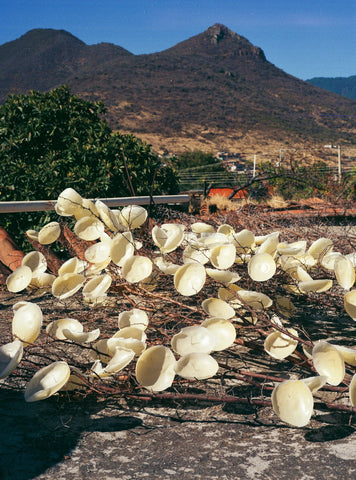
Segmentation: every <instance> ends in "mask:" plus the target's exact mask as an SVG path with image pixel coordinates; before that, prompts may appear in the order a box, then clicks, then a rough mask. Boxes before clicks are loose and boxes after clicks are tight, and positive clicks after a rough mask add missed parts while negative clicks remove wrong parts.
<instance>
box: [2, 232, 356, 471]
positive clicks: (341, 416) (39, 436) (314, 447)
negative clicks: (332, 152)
mask: <svg viewBox="0 0 356 480" xmlns="http://www.w3.org/2000/svg"><path fill="white" fill-rule="evenodd" d="M308 228H309V227H306V229H308ZM330 228H331V227H328V230H325V232H326V233H330V232H331V230H330ZM333 228H334V227H333ZM337 228H338V229H339V233H340V231H341V233H342V231H343V229H344V228H346V227H344V226H341V227H337ZM347 228H348V227H347ZM340 229H341V230H340ZM334 233H335V232H334ZM347 233H348V236H349V239H350V236H351V230H350V229H348V230H347ZM352 235H354V231H353V230H352ZM323 298H326V297H325V296H324V297H323ZM21 299H26V300H27V301H34V302H37V303H38V304H40V305H41V307H42V306H43V312H44V318H45V324H47V323H49V321H50V320H51V319H52V318H59V317H60V316H64V314H65V316H72V317H74V318H76V314H79V311H78V303H76V302H75V301H73V302H71V303H64V304H60V305H59V304H58V303H57V302H55V301H54V300H53V298H52V297H51V296H50V295H49V294H47V293H41V294H38V293H37V294H33V295H32V296H31V295H25V296H23V297H22V296H21V295H18V294H11V295H9V293H8V292H6V291H5V290H4V289H3V290H2V291H1V292H0V309H1V315H0V332H1V335H2V340H1V344H3V343H5V342H6V341H10V340H9V338H10V330H11V328H10V325H11V317H12V305H13V304H14V303H15V302H16V301H19V300H21ZM314 306H315V311H317V313H316V314H314V313H313V312H312V311H311V310H308V308H309V307H307V306H306V310H305V311H304V317H303V318H304V320H305V323H304V324H303V328H305V329H306V331H308V333H309V334H310V335H311V338H312V339H316V338H325V339H328V338H330V337H333V338H336V337H337V333H339V335H340V338H341V337H342V338H343V339H344V340H345V341H346V342H348V344H350V343H351V344H352V345H355V343H354V338H355V333H356V326H355V325H354V322H353V321H352V320H350V319H348V318H346V317H345V316H343V317H337V318H335V316H333V315H332V314H331V315H329V316H326V315H325V309H323V308H319V307H318V304H317V303H314ZM121 308H124V305H123V304H122V305H121ZM89 311H90V310H89V309H88V308H85V309H84V310H83V309H82V310H81V316H82V318H84V317H86V316H87V317H88V318H87V321H88V327H90V328H91V327H92V326H93V325H94V324H96V323H98V322H99V323H100V322H103V321H104V320H103V317H101V316H100V314H99V313H98V311H95V310H94V311H91V316H92V317H95V318H93V319H92V323H91V320H90V319H89ZM115 315H117V308H116V309H115V308H113V309H111V307H110V308H109V307H108V308H107V309H106V311H105V316H106V319H110V318H114V316H115ZM90 328H88V329H90ZM341 332H342V336H341ZM236 348H237V349H240V348H241V347H239V346H237V347H236ZM237 351H238V352H239V356H240V357H241V358H240V360H241V362H242V365H245V366H246V365H247V364H248V366H249V367H251V368H256V371H257V370H258V369H259V368H260V366H261V362H260V360H258V361H257V360H256V361H255V364H254V363H253V361H252V357H251V356H250V357H248V354H247V353H246V356H244V355H243V353H242V352H244V351H243V350H237ZM254 354H255V352H254ZM248 362H250V363H248ZM264 368H265V369H268V371H269V372H273V373H274V374H276V370H274V369H275V364H274V362H271V361H270V362H266V363H264ZM277 373H278V372H277ZM290 373H292V374H293V368H291V371H290ZM26 375H27V374H26V372H25V373H24V378H23V380H24V379H25V377H26ZM223 380H225V377H224V376H223V375H222V376H220V377H219V381H218V382H217V383H215V384H213V386H211V384H210V383H209V382H199V383H197V384H194V385H191V386H190V387H189V389H188V390H187V391H188V392H190V393H193V394H204V393H205V392H206V391H207V390H209V389H211V388H213V390H214V392H215V394H216V393H225V392H219V388H220V387H221V386H222V385H224V387H226V385H227V384H226V383H225V384H224V383H223ZM219 382H220V383H219ZM221 388H222V387H221ZM262 388H263V387H262ZM23 391H24V388H23V384H22V383H21V381H19V382H16V381H14V380H13V378H12V379H11V378H10V379H4V380H0V412H1V420H2V423H1V429H0V479H1V480H10V479H12V480H30V479H38V480H52V479H54V478H55V479H56V480H72V479H73V480H80V479H83V480H84V479H97V478H101V479H102V480H113V479H120V480H131V479H144V478H148V479H150V480H151V479H157V480H166V479H170V478H177V477H178V478H181V479H183V480H190V479H211V480H213V479H219V480H224V479H226V480H230V479H231V480H232V479H254V480H262V479H263V480H265V479H271V480H274V479H276V480H277V479H278V480H284V479H286V480H294V479H298V480H315V479H326V478H327V479H330V480H334V479H343V480H345V479H346V480H348V479H350V480H351V479H353V478H356V462H355V460H356V434H355V415H354V414H352V413H350V412H342V411H333V410H332V409H330V408H326V407H323V406H322V404H319V403H318V405H317V407H316V408H315V411H314V415H313V417H312V420H311V422H310V423H309V424H308V425H307V426H306V427H304V428H294V427H291V426H288V425H287V424H285V423H282V422H281V421H280V420H279V419H278V417H277V416H276V415H275V414H274V412H273V410H272V408H271V407H270V406H268V405H267V406H263V405H261V406H258V405H253V404H247V405H246V404H244V405H243V404H238V403H224V402H220V403H209V402H201V401H199V402H198V401H193V400H191V401H185V402H183V401H170V402H168V401H166V402H163V401H157V400H155V401H148V400H147V401H146V400H145V401H137V400H128V399H123V398H122V397H120V395H117V394H116V395H112V396H109V395H106V396H103V395H88V396H80V395H79V396H73V395H71V394H64V393H61V394H60V395H54V396H53V397H51V398H49V399H47V400H45V401H40V402H34V403H26V402H25V401H24V396H23ZM229 394H235V395H238V396H240V397H246V398H256V397H258V396H259V395H260V394H261V391H256V389H254V387H252V386H246V385H241V384H239V383H236V384H234V385H233V387H231V388H230V390H229ZM332 400H333V401H336V402H339V403H341V404H343V403H346V402H347V399H346V398H345V395H341V394H340V393H335V394H332Z"/></svg>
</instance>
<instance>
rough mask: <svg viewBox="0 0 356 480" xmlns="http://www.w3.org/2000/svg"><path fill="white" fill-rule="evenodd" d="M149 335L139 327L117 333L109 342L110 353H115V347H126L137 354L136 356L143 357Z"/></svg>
mask: <svg viewBox="0 0 356 480" xmlns="http://www.w3.org/2000/svg"><path fill="white" fill-rule="evenodd" d="M146 340H147V335H146V334H145V332H144V331H143V330H141V329H140V328H137V327H124V328H122V329H121V330H119V331H118V332H116V333H115V334H114V335H113V336H112V338H111V339H110V338H109V340H108V348H109V352H110V353H113V352H114V349H115V347H125V348H128V349H130V350H133V351H134V352H135V355H141V353H142V352H143V351H144V350H145V349H146Z"/></svg>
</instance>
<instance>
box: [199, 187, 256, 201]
mask: <svg viewBox="0 0 356 480" xmlns="http://www.w3.org/2000/svg"><path fill="white" fill-rule="evenodd" d="M233 191H234V190H233V189H232V188H211V189H210V190H209V193H208V197H212V196H214V195H220V197H225V198H229V197H230V195H231V194H232V193H233ZM246 197H247V189H246V188H244V189H243V190H239V191H238V192H237V193H235V195H234V196H233V197H232V199H231V200H233V199H234V198H246Z"/></svg>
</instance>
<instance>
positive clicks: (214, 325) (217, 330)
mask: <svg viewBox="0 0 356 480" xmlns="http://www.w3.org/2000/svg"><path fill="white" fill-rule="evenodd" d="M201 326H202V327H205V328H207V329H208V330H210V331H211V332H212V333H213V334H214V336H215V338H216V345H215V347H214V351H215V352H220V351H222V350H225V348H229V347H231V345H233V343H234V341H235V339H236V329H235V327H234V325H233V324H232V323H231V322H229V321H228V320H225V319H224V318H216V317H215V318H214V317H212V318H207V319H206V320H204V322H202V324H201Z"/></svg>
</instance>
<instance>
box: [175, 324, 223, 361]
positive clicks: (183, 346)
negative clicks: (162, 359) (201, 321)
mask: <svg viewBox="0 0 356 480" xmlns="http://www.w3.org/2000/svg"><path fill="white" fill-rule="evenodd" d="M216 344H217V340H216V337H215V335H214V333H212V332H211V331H210V330H208V329H207V328H205V327H202V326H200V325H194V326H191V327H185V328H182V330H181V331H180V332H179V333H177V334H175V335H173V337H172V340H171V345H172V349H173V351H174V352H176V353H177V354H178V355H180V356H183V355H187V354H188V353H193V352H198V353H211V352H212V351H213V350H215V347H216Z"/></svg>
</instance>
